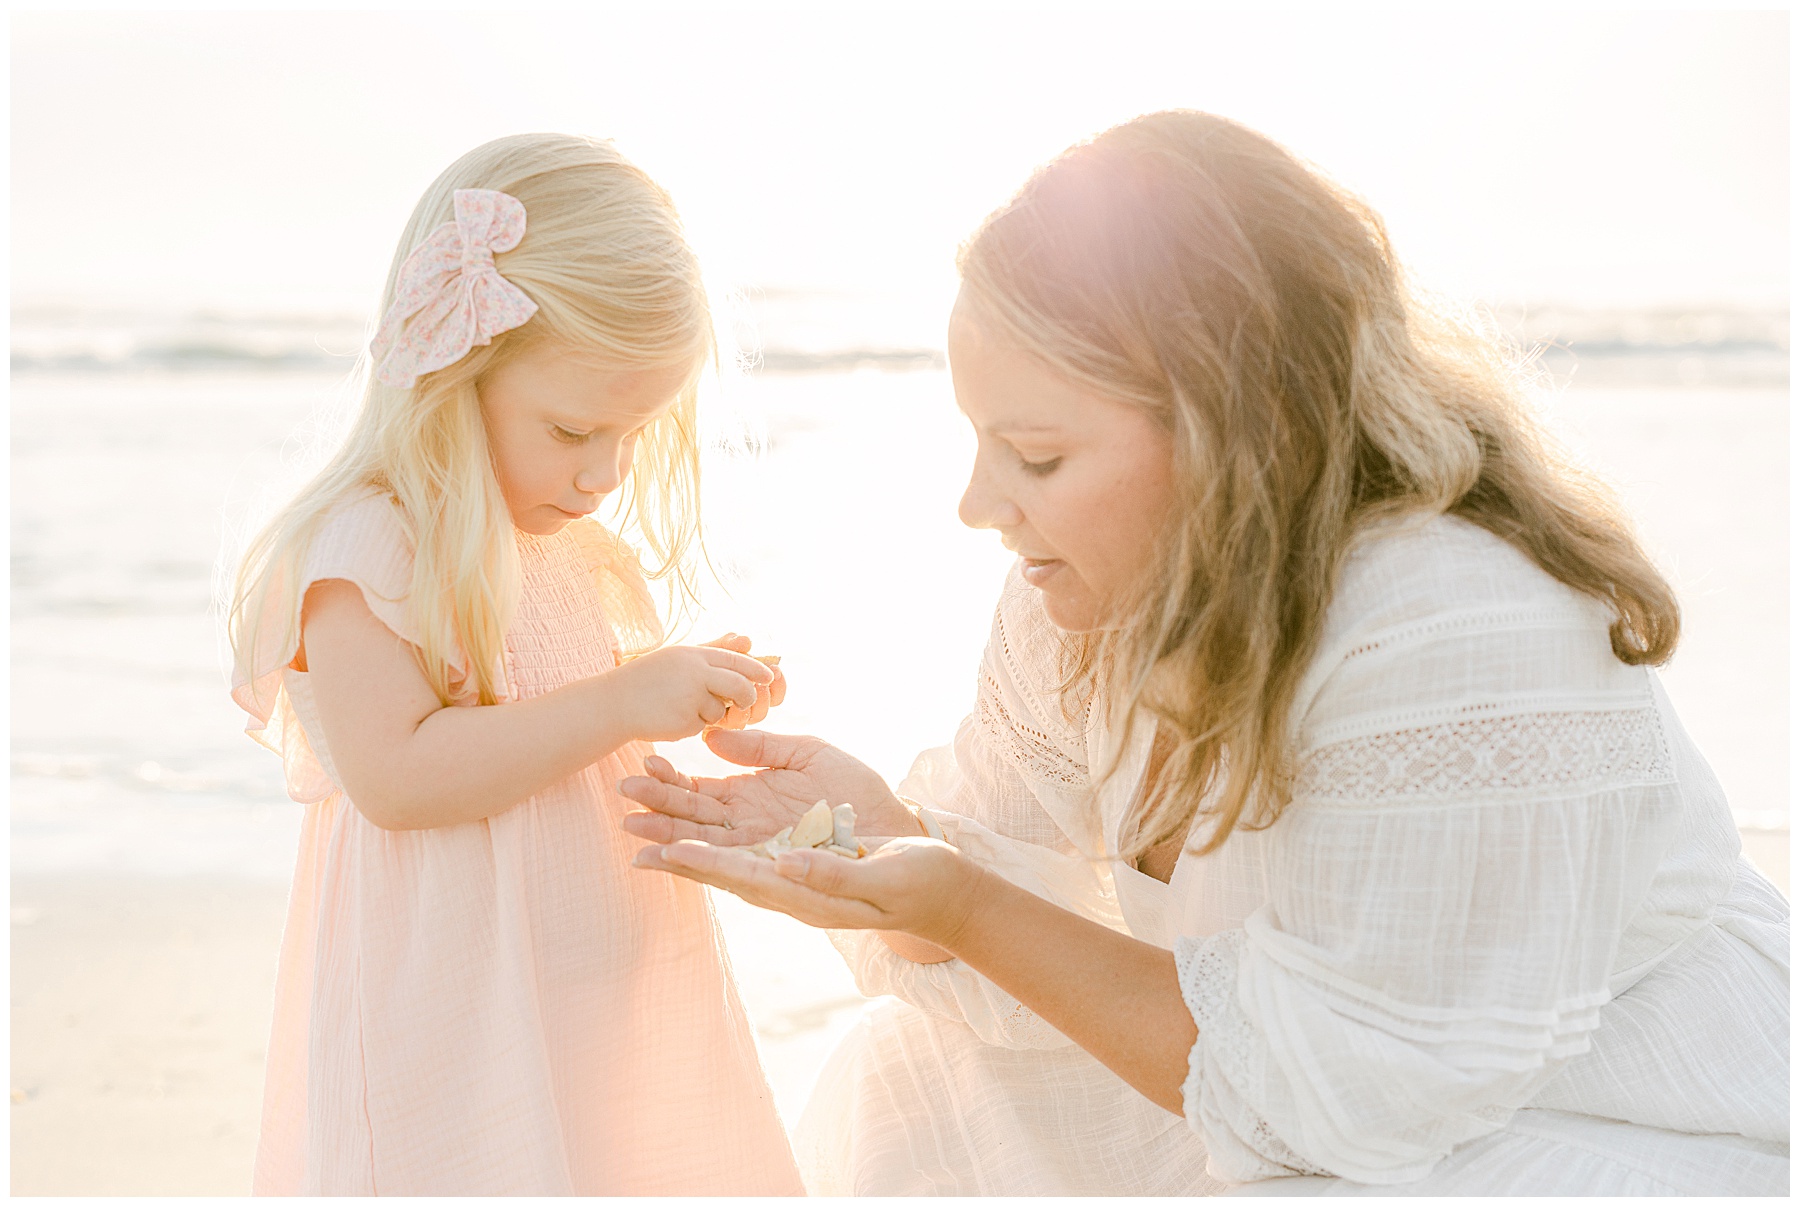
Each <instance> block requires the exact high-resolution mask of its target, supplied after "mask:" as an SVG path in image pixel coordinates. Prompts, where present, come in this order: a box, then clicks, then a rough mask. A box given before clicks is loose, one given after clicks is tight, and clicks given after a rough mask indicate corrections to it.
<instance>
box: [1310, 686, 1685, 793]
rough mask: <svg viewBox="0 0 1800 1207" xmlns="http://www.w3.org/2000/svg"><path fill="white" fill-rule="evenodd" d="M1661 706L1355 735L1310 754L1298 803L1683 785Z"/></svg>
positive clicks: (1535, 714) (1477, 720)
mask: <svg viewBox="0 0 1800 1207" xmlns="http://www.w3.org/2000/svg"><path fill="white" fill-rule="evenodd" d="M1674 775H1675V772H1674V763H1673V759H1672V757H1671V755H1670V753H1669V745H1668V742H1667V741H1666V740H1665V739H1664V736H1663V731H1662V723H1661V721H1660V720H1659V719H1658V717H1657V713H1656V709H1655V708H1654V707H1649V708H1635V709H1625V710H1618V711H1611V712H1533V713H1524V714H1518V715H1512V716H1500V717H1495V716H1482V717H1470V718H1465V719H1462V720H1457V721H1448V722H1445V723H1443V724H1439V725H1428V726H1425V727H1423V728H1419V729H1402V730H1396V731H1394V732H1392V733H1383V734H1375V735H1373V736H1371V737H1363V738H1351V739H1348V740H1345V741H1342V742H1333V743H1331V744H1330V745H1327V746H1323V747H1320V748H1319V749H1317V750H1315V751H1313V752H1312V753H1311V754H1309V755H1308V756H1307V757H1306V760H1305V762H1304V763H1303V764H1302V765H1301V768H1300V773H1299V775H1298V776H1297V777H1296V779H1295V783H1294V800H1295V801H1296V802H1299V801H1302V800H1305V801H1311V802H1315V803H1318V804H1327V805H1368V804H1375V803H1384V802H1393V801H1399V800H1404V799H1409V798H1420V797H1428V798H1430V797H1438V798H1441V797H1456V796H1468V795H1471V794H1474V795H1479V794H1484V793H1512V792H1543V791H1545V790H1546V789H1550V790H1554V789H1566V790H1579V789H1583V788H1591V787H1593V786H1595V785H1598V784H1650V783H1663V782H1667V781H1670V780H1672V779H1674Z"/></svg>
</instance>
